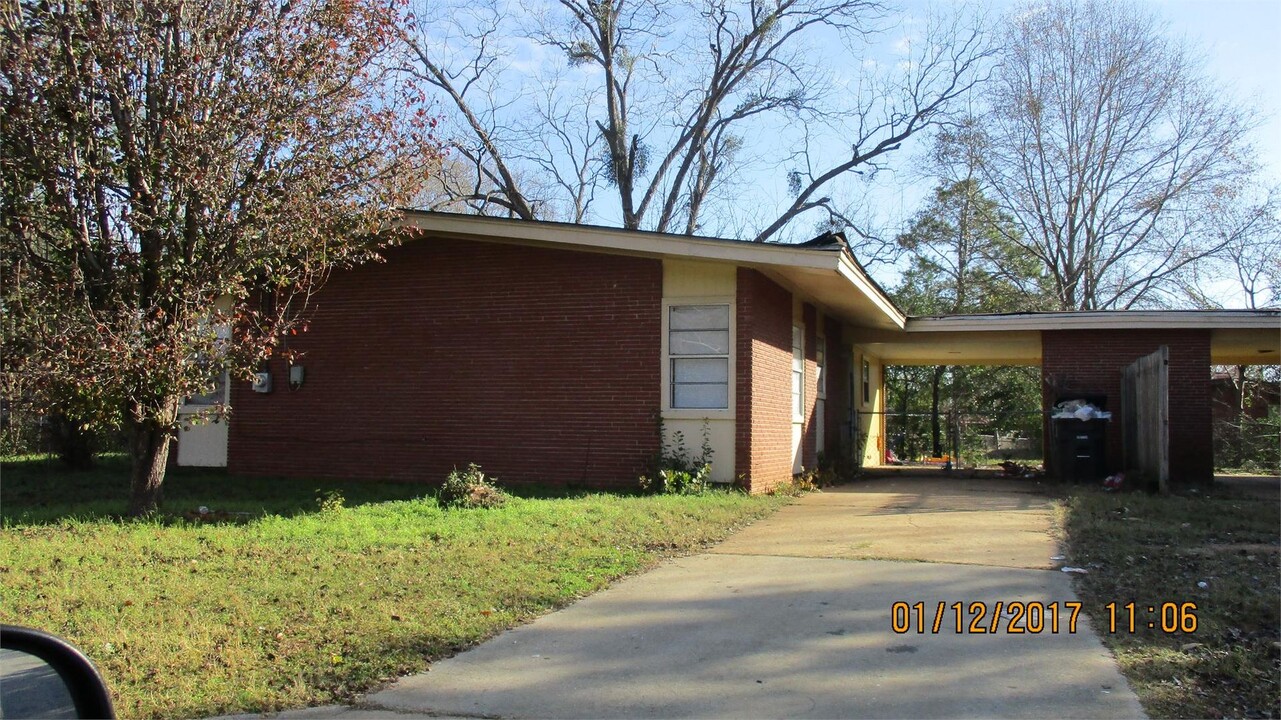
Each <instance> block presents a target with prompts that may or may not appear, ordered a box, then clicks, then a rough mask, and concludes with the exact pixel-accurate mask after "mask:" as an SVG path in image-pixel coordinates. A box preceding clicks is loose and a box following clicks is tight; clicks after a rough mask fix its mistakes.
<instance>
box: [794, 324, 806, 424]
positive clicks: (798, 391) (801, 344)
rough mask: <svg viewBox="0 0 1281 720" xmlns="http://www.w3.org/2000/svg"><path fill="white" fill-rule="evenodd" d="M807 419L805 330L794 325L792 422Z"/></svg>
mask: <svg viewBox="0 0 1281 720" xmlns="http://www.w3.org/2000/svg"><path fill="white" fill-rule="evenodd" d="M804 419H805V330H804V329H803V328H802V327H801V326H800V325H793V326H792V422H797V421H804Z"/></svg>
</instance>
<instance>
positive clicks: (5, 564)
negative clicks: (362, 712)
mask: <svg viewBox="0 0 1281 720" xmlns="http://www.w3.org/2000/svg"><path fill="white" fill-rule="evenodd" d="M0 473H2V476H0V514H2V515H3V523H4V526H3V529H2V530H0V533H2V534H3V537H2V538H0V620H3V621H4V622H9V623H17V624H22V625H29V626H34V627H39V628H43V629H47V630H50V631H52V632H54V633H57V634H60V635H63V636H65V637H67V638H68V639H70V640H71V641H72V642H74V643H76V644H77V645H79V646H80V647H81V648H83V649H84V650H85V652H86V653H87V654H88V655H89V656H90V657H91V658H92V659H93V660H94V661H95V662H96V663H97V664H98V666H99V668H101V669H102V671H103V672H104V674H105V675H106V677H107V680H108V682H109V684H110V685H111V688H112V692H113V694H114V697H115V700H116V704H117V712H118V713H119V714H120V715H121V716H122V717H136V718H151V717H154V718H161V717H163V718H173V717H197V716H203V715H212V714H218V713H231V712H243V711H266V710H274V709H280V708H285V707H295V706H304V705H316V704H323V703H328V702H333V701H338V700H343V699H346V698H350V697H351V696H353V695H354V694H356V693H359V692H362V691H365V690H367V689H369V688H371V687H374V686H376V685H378V684H379V683H381V682H383V681H385V680H387V679H390V678H392V677H395V676H398V675H403V674H406V673H412V672H416V671H421V670H423V669H424V668H426V667H427V666H428V664H429V663H430V662H431V661H432V660H434V659H438V658H441V657H444V656H447V655H450V654H452V653H455V652H457V651H459V650H460V649H462V648H465V647H468V646H470V645H473V644H475V643H478V642H480V641H481V640H483V639H485V638H487V637H489V636H491V635H493V634H495V633H497V632H499V631H501V630H503V629H504V628H508V627H511V626H513V625H516V624H518V623H521V622H524V621H527V620H529V619H531V618H533V617H536V616H538V615H540V614H542V613H545V612H547V611H549V610H551V609H553V608H557V607H560V606H563V605H565V604H567V603H569V602H572V601H573V600H574V599H575V598H579V597H582V596H584V595H586V594H588V593H591V592H594V591H596V590H599V589H601V588H602V587H604V586H606V585H607V584H608V583H609V582H610V581H611V580H613V579H615V578H617V577H619V576H621V575H624V574H627V573H633V572H637V571H639V570H642V569H644V568H646V567H648V566H650V565H652V564H653V563H654V562H655V561H657V560H658V559H660V558H662V557H664V556H668V555H672V554H678V553H684V552H691V551H695V550H698V549H699V548H702V547H704V546H705V545H707V544H708V543H711V542H713V541H715V540H717V539H719V538H722V537H724V536H725V535H726V534H728V533H729V532H730V531H732V530H733V529H735V528H737V527H739V526H741V525H743V524H745V523H747V522H750V521H751V520H753V519H755V518H758V517H761V516H763V515H765V514H767V513H768V512H770V511H771V510H773V509H774V508H776V507H778V506H779V505H780V504H781V503H783V502H785V499H783V498H773V497H748V496H746V495H742V494H738V493H728V492H715V493H709V494H707V495H704V496H698V497H638V496H623V495H610V494H578V495H574V496H561V497H556V496H552V495H551V494H549V493H544V494H543V495H544V496H543V497H534V496H527V497H517V498H515V499H513V500H512V502H510V503H509V504H508V506H507V507H505V508H502V509H499V510H461V511H460V510H452V511H443V510H441V509H439V508H438V507H437V506H436V503H435V502H434V500H432V499H431V498H427V499H421V496H422V495H423V493H424V492H425V490H424V488H422V487H420V486H412V485H404V484H381V483H343V482H334V481H297V480H283V479H261V478H252V479H251V478H237V477H228V476H226V475H225V474H222V473H219V472H209V471H178V472H174V473H172V474H171V477H170V478H169V480H168V481H167V482H166V501H165V508H166V510H167V511H168V512H169V513H171V514H170V515H168V516H166V517H162V518H158V519H154V520H149V521H146V522H128V521H120V520H118V519H116V518H115V517H114V516H113V513H119V512H120V511H121V510H122V509H123V502H122V500H123V498H124V497H125V488H126V485H127V479H126V475H127V467H126V466H125V465H124V464H123V461H121V460H119V459H116V460H108V461H107V462H106V463H105V464H104V466H103V467H102V468H101V469H99V470H95V471H90V472H86V473H66V472H63V471H61V470H60V469H58V467H57V466H56V465H53V464H50V463H47V462H43V461H35V460H25V461H10V462H6V463H4V464H3V467H2V468H0ZM318 491H319V493H332V491H337V492H338V493H340V494H341V495H342V496H343V497H344V498H345V501H346V503H345V504H346V507H341V508H337V509H333V508H331V509H328V510H321V509H320V507H319V504H318V503H317V502H316V498H317V495H318ZM202 505H203V506H206V507H208V508H209V509H210V510H213V511H230V512H237V513H249V515H248V516H245V517H241V516H233V517H236V518H237V519H235V520H230V521H224V522H216V523H201V522H191V521H187V520H185V519H183V518H182V517H181V515H182V513H183V512H185V511H190V510H194V509H196V508H198V507H199V506H202Z"/></svg>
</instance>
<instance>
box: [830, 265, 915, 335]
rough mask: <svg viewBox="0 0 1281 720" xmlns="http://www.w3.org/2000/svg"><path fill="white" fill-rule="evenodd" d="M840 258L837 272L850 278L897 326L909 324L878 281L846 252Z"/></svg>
mask: <svg viewBox="0 0 1281 720" xmlns="http://www.w3.org/2000/svg"><path fill="white" fill-rule="evenodd" d="M840 258H841V261H840V265H839V266H838V267H837V272H839V273H840V274H841V275H842V276H844V277H845V279H847V280H849V281H850V282H851V283H852V284H853V285H854V287H856V288H858V291H859V292H861V293H863V295H864V296H866V297H867V298H868V299H869V300H871V301H872V304H873V305H875V306H876V307H877V309H878V310H880V311H881V312H883V313H885V316H886V317H888V318H889V319H890V320H892V321H893V322H894V326H895V327H898V328H903V327H905V326H906V325H907V316H906V315H904V314H903V313H902V312H900V311H899V309H898V308H897V307H895V306H894V303H893V302H892V301H891V300H890V299H889V298H887V297H885V294H884V293H882V292H881V289H880V288H879V287H877V285H876V283H874V282H872V280H871V278H869V277H868V276H867V274H866V273H864V272H863V270H862V268H860V267H859V266H858V265H856V264H854V262H853V261H852V260H850V259H849V258H848V257H846V256H845V253H840Z"/></svg>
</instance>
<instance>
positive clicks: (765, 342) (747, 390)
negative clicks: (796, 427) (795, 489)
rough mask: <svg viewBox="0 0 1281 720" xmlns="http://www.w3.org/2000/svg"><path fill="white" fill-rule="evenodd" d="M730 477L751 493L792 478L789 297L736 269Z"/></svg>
mask: <svg viewBox="0 0 1281 720" xmlns="http://www.w3.org/2000/svg"><path fill="white" fill-rule="evenodd" d="M737 298H738V299H737V307H736V310H735V312H736V314H737V327H738V336H737V341H736V345H737V347H736V348H735V352H736V364H737V373H738V377H737V380H736V383H735V395H736V400H735V421H736V427H735V439H734V455H735V468H734V475H735V476H736V477H741V478H744V479H745V482H747V484H748V488H749V489H750V490H751V492H754V493H762V492H768V491H770V490H771V489H773V488H774V487H775V486H776V485H778V484H779V483H783V482H787V481H788V480H790V479H791V477H792V448H791V445H792V294H791V293H790V292H788V291H787V290H785V289H784V288H782V287H779V286H778V285H777V284H775V283H774V282H773V281H771V280H770V279H769V278H767V277H765V276H764V275H762V274H761V273H759V272H757V271H756V270H750V269H747V268H739V269H738V293H737Z"/></svg>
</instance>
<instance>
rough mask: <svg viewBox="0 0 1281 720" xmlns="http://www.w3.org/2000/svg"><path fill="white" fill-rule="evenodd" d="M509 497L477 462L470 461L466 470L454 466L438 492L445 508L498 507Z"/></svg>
mask: <svg viewBox="0 0 1281 720" xmlns="http://www.w3.org/2000/svg"><path fill="white" fill-rule="evenodd" d="M507 498H508V495H507V493H505V492H503V490H502V489H501V488H499V487H498V486H496V485H494V483H493V482H492V481H491V480H490V479H489V478H486V477H485V473H484V471H483V470H481V469H480V466H479V465H477V464H476V463H468V464H467V469H466V470H459V469H458V468H454V470H453V471H452V472H450V473H449V477H447V478H445V483H444V484H443V485H441V486H440V492H438V493H437V494H436V502H437V503H439V504H440V506H441V507H443V508H496V507H502V506H503V505H505V504H506V503H507Z"/></svg>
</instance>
